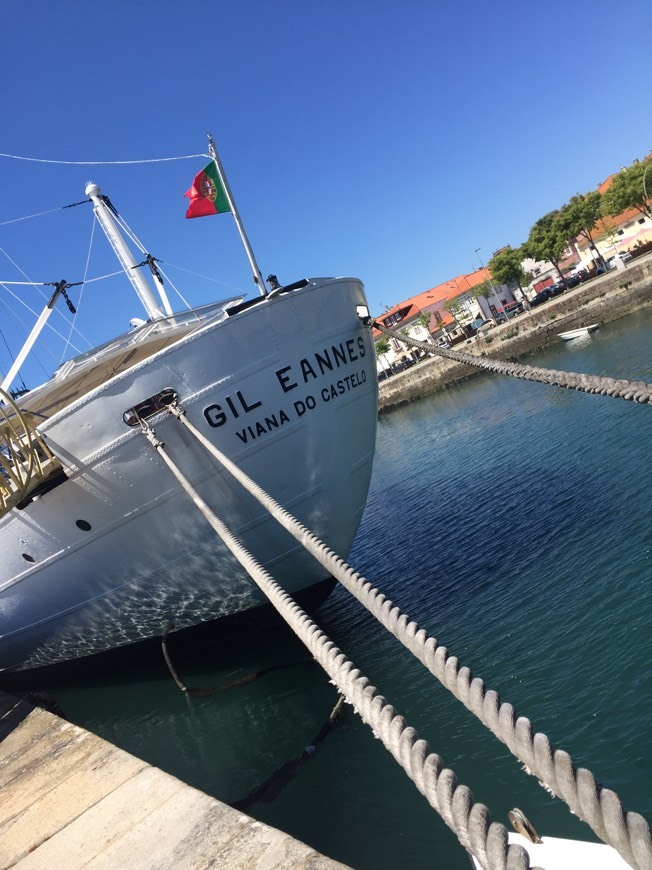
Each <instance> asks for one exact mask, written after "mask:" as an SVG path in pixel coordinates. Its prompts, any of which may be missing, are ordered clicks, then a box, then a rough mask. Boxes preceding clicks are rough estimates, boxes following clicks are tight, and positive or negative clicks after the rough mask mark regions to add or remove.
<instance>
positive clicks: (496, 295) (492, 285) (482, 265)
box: [475, 248, 507, 322]
mask: <svg viewBox="0 0 652 870" xmlns="http://www.w3.org/2000/svg"><path fill="white" fill-rule="evenodd" d="M481 250H482V248H476V249H475V255H476V257H477V258H478V262H479V263H480V267H481V268H482V269H484V263H483V262H482V259H481V258H480V253H479V252H480V251H481ZM489 284H490V286H491V289H492V291H493V294H494V298H495V300H496V303H497V305H496V314H498V309H499V308H500V307H501V305H500V299H499V298H498V293H497V292H496V288H495V287H494V282H493V281H492V280H491V278H489ZM494 319H495V320H497V318H494ZM505 322H507V315H506V314H505Z"/></svg>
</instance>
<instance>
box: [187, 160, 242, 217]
mask: <svg viewBox="0 0 652 870" xmlns="http://www.w3.org/2000/svg"><path fill="white" fill-rule="evenodd" d="M184 196H187V197H188V199H189V200H190V205H189V206H188V211H187V212H186V217H187V218H196V217H205V216H206V215H208V214H223V213H224V212H227V211H231V209H230V208H229V202H228V200H227V198H226V194H225V193H224V188H223V187H222V182H221V181H220V177H219V175H218V174H217V169H216V167H215V164H214V163H213V162H212V161H211V162H210V163H209V164H208V166H206V167H205V168H204V169H202V171H201V172H200V173H198V174H197V175H196V176H195V180H194V181H193V183H192V187H191V188H190V190H189V191H187V193H184Z"/></svg>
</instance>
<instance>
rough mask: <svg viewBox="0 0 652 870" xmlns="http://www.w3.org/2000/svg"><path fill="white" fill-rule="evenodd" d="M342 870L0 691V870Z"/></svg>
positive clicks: (276, 831) (99, 739)
mask: <svg viewBox="0 0 652 870" xmlns="http://www.w3.org/2000/svg"><path fill="white" fill-rule="evenodd" d="M89 865H92V866H93V867H94V868H106V870H111V868H115V867H134V868H138V870H149V868H151V870H154V868H156V870H179V868H183V870H199V868H206V870H208V868H210V867H220V868H224V870H252V868H263V867H264V868H265V870H347V868H346V865H344V864H340V863H338V862H337V861H333V860H331V859H330V858H327V857H325V856H324V855H320V854H319V853H318V852H316V851H315V850H314V849H311V848H310V847H309V846H306V845H305V844H304V843H301V842H299V841H298V840H295V839H294V838H292V837H291V836H289V835H288V834H284V833H282V832H281V831H278V830H276V829H275V828H271V827H269V826H268V825H265V824H262V823H261V822H257V821H255V820H254V819H251V818H249V817H248V816H246V815H245V814H244V813H241V812H239V811H238V810H234V809H232V808H231V807H229V806H227V805H226V804H223V803H221V802H220V801H218V800H215V799H214V798H212V797H209V796H208V795H206V794H203V793H202V792H200V791H198V790H197V789H195V788H193V787H191V786H189V785H185V784H184V783H182V782H181V781H180V780H178V779H176V778H175V777H173V776H170V775H169V774H167V773H164V772H163V771H161V770H158V769H157V768H155V767H152V766H151V765H149V764H147V763H146V762H144V761H141V760H140V759H138V758H135V757H134V756H132V755H129V754H128V753H127V752H124V751H123V750H122V749H118V748H117V747H115V746H112V745H111V744H110V743H108V742H107V741H105V740H103V739H101V738H100V737H97V736H96V735H95V734H92V733H90V732H89V731H85V730H84V729H83V728H80V727H78V726H77V725H73V724H72V723H70V722H67V721H65V720H64V719H61V718H60V717H59V716H56V715H54V714H52V713H49V712H47V711H46V710H44V709H41V708H39V707H34V706H32V705H31V704H30V703H28V702H27V701H25V700H19V699H17V698H15V697H13V696H11V695H7V694H5V693H3V692H0V867H2V868H8V867H12V868H17V870H53V868H58V867H61V868H63V867H65V868H66V870H77V868H81V867H87V866H89Z"/></svg>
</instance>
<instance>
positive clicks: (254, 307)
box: [0, 185, 377, 674]
mask: <svg viewBox="0 0 652 870" xmlns="http://www.w3.org/2000/svg"><path fill="white" fill-rule="evenodd" d="M87 194H88V195H89V197H90V198H91V200H92V201H93V204H94V211H95V213H96V215H97V217H98V220H100V222H101V223H102V225H103V228H104V229H105V231H106V227H105V226H104V225H105V224H108V225H109V226H111V225H113V229H115V230H116V232H117V227H116V226H115V221H114V219H113V215H112V213H111V211H110V209H108V208H107V205H106V199H105V197H103V196H102V195H101V193H100V191H99V188H97V186H95V185H89V187H88V188H87ZM110 240H111V242H112V244H113V246H114V248H116V244H118V243H117V242H116V240H115V239H112V238H111V237H110ZM120 243H121V244H123V245H124V244H125V243H124V241H123V240H122V238H121V237H120ZM116 252H117V253H119V254H120V252H119V251H118V249H117V248H116ZM122 253H123V254H124V251H123V252H122ZM120 258H121V259H122V260H123V261H124V256H120ZM123 265H124V262H123ZM131 271H132V274H131V275H130V278H131V279H132V281H133V280H134V275H133V272H135V271H136V270H133V269H132V270H131ZM139 274H140V273H139ZM254 274H255V273H254ZM141 278H142V276H141ZM141 278H139V279H138V280H139V281H140V280H141ZM142 280H143V281H144V279H142ZM145 283H146V282H145ZM155 283H156V282H155ZM274 287H275V289H274V290H273V291H272V292H268V293H265V295H262V296H260V297H258V298H256V299H253V300H249V301H246V302H243V300H242V297H239V298H234V299H229V300H226V301H223V302H217V303H215V304H212V305H207V306H204V307H201V308H195V309H189V310H186V311H183V312H181V313H175V314H170V313H166V312H168V311H169V308H168V304H169V303H168V302H167V299H166V298H165V295H164V294H163V295H161V301H160V302H158V300H156V299H155V297H154V294H153V293H152V291H151V288H149V286H148V285H147V287H143V286H141V287H140V289H139V295H140V296H141V298H143V299H144V301H145V302H146V307H147V313H148V315H149V317H148V320H147V321H146V322H145V321H138V325H136V327H135V328H134V329H133V330H132V331H130V332H129V333H127V334H124V335H121V336H119V337H118V338H115V339H114V340H112V341H109V342H108V343H106V344H104V345H102V346H101V347H97V348H95V349H94V350H92V351H90V352H88V353H85V354H83V355H81V356H78V357H77V358H75V359H72V360H70V361H68V362H66V363H64V364H63V365H62V366H61V367H60V368H59V369H58V370H57V371H56V372H55V373H54V375H53V376H52V377H51V379H50V380H48V381H47V382H46V383H44V384H42V385H41V386H39V387H37V388H36V389H33V390H31V391H30V392H28V393H27V394H26V395H23V396H21V397H20V398H19V399H16V400H15V402H14V403H12V400H11V399H10V397H9V396H8V395H7V392H5V393H4V394H3V400H4V404H3V405H2V406H0V408H1V409H2V410H3V411H4V413H5V421H4V423H3V422H2V420H1V418H0V440H1V442H2V443H0V451H1V452H0V465H1V466H2V475H0V552H1V553H2V565H1V567H0V673H6V674H7V673H11V672H15V671H28V670H30V669H33V668H39V667H41V666H50V665H53V664H58V663H63V662H66V661H70V660H73V659H79V658H81V657H87V656H91V655H93V654H96V653H99V652H102V651H105V650H111V649H114V648H116V647H120V646H124V645H127V644H132V643H134V642H137V641H140V640H143V639H146V638H154V637H157V636H158V637H160V636H161V635H163V634H164V633H165V632H166V630H167V629H168V626H169V625H170V624H173V625H174V627H175V629H176V630H179V629H184V628H186V627H190V626H193V625H195V624H198V623H200V622H206V621H209V620H213V619H218V618H221V617H225V616H230V615H232V614H236V613H242V612H243V611H247V610H249V609H250V608H255V607H257V606H258V605H260V604H261V603H263V602H262V600H261V598H262V595H261V593H260V592H259V591H258V589H257V587H256V586H255V584H254V583H253V581H251V580H250V578H249V577H248V575H247V574H246V573H245V571H244V569H242V568H241V567H240V566H239V564H238V563H237V562H236V561H235V560H234V558H233V557H232V556H231V555H230V553H229V552H228V550H227V549H226V546H225V545H224V544H222V542H221V541H220V539H219V538H218V537H217V536H216V534H215V532H214V531H212V529H211V528H210V526H209V525H208V523H207V522H206V520H205V519H204V518H203V517H202V515H201V514H200V513H199V511H197V509H196V508H195V507H194V506H193V504H192V502H191V501H190V499H189V498H188V496H187V495H186V494H185V493H184V492H183V490H182V489H181V488H180V486H179V485H178V484H177V483H176V481H175V479H174V478H173V477H172V475H171V473H170V471H169V469H168V468H167V467H166V466H165V464H164V463H163V462H162V461H161V459H160V457H159V456H158V455H157V453H156V451H155V450H154V449H153V448H152V447H151V445H150V444H149V443H148V441H147V439H146V438H145V437H144V435H143V434H142V432H141V430H140V427H139V425H138V416H140V417H142V418H146V419H147V420H148V423H149V424H150V425H151V426H152V427H154V428H155V430H156V434H157V436H158V437H159V438H160V439H162V440H163V441H164V442H165V444H166V450H167V451H168V453H169V455H170V456H171V457H172V458H173V459H174V461H175V462H176V463H177V464H178V465H179V467H180V468H181V470H182V472H183V473H184V474H185V475H186V477H187V478H188V479H189V480H190V481H191V482H192V484H193V485H194V486H195V487H196V489H197V491H198V492H199V494H200V495H201V496H202V498H203V499H204V500H205V501H206V502H207V503H208V504H209V506H210V507H211V508H212V510H213V511H214V512H215V513H216V514H217V515H218V516H220V517H221V518H222V519H223V520H224V521H225V522H226V524H227V525H228V526H229V528H230V529H231V530H232V531H233V532H235V533H236V534H237V535H238V536H239V537H240V539H241V540H242V541H243V543H244V544H245V546H246V547H247V548H248V549H249V550H250V551H251V552H252V553H253V554H254V556H255V557H256V558H257V559H258V561H259V562H260V563H261V564H262V565H263V566H264V567H266V568H267V570H268V571H269V572H270V573H271V574H272V576H274V577H275V579H276V580H277V581H278V582H279V583H280V584H281V585H282V586H283V587H284V588H285V590H286V591H288V592H289V593H290V594H295V593H301V592H304V593H306V592H308V591H309V590H314V589H317V588H319V587H320V586H323V585H324V584H326V583H328V582H330V581H329V578H327V574H326V572H325V570H324V569H323V568H322V567H321V566H320V565H318V564H317V563H316V562H315V561H314V560H313V559H312V558H311V557H309V556H308V555H307V554H306V553H305V551H304V550H303V549H302V548H301V547H300V546H299V545H298V544H297V543H296V542H295V541H294V539H293V538H291V537H290V535H289V534H288V533H287V532H285V531H284V530H283V529H281V527H280V526H279V525H278V524H277V523H276V522H275V521H274V520H273V519H271V518H270V517H269V516H268V515H267V514H266V513H265V512H264V511H263V509H262V508H261V507H260V506H259V505H258V503H257V502H256V501H254V499H253V498H252V497H251V496H249V495H247V494H246V493H245V492H244V490H243V489H242V488H241V487H240V485H239V484H237V483H236V482H235V481H234V479H233V478H231V477H230V476H229V475H228V474H227V473H226V472H225V471H224V470H223V469H220V468H219V467H218V466H217V463H216V461H215V460H213V459H212V458H211V456H210V455H209V454H208V453H207V452H206V450H205V448H203V447H201V446H200V445H199V444H198V443H197V441H196V440H194V439H193V438H191V437H190V435H189V433H188V430H187V429H184V427H182V426H180V425H179V423H178V421H176V420H175V419H174V418H173V417H172V416H171V415H169V414H168V413H167V411H166V410H165V404H166V402H169V401H170V400H171V399H172V398H174V397H176V398H177V400H178V402H179V404H180V406H181V407H182V408H183V409H184V411H185V412H186V414H187V418H188V420H189V421H190V422H192V423H193V425H194V426H195V427H197V428H198V429H200V430H201V432H202V433H203V434H204V435H205V436H206V437H207V438H208V439H209V440H210V441H211V442H212V443H213V444H215V445H216V446H217V447H218V448H219V449H220V450H221V451H223V452H224V453H225V454H226V455H227V456H228V457H229V458H230V459H231V460H232V461H234V462H235V463H237V465H238V466H240V467H241V468H242V469H243V470H244V471H245V472H246V473H247V474H248V475H249V476H250V477H251V478H253V479H254V480H255V481H256V482H257V483H258V484H260V485H261V486H262V487H263V488H264V489H265V490H267V491H268V492H269V493H270V494H271V495H272V496H273V497H274V498H275V499H276V500H277V501H278V502H280V503H281V504H282V505H283V506H284V507H286V508H287V509H288V510H290V511H291V513H292V514H294V515H295V516H297V517H298V518H299V519H300V520H301V521H302V522H303V524H304V525H305V526H307V527H308V528H310V529H311V530H312V531H313V532H314V533H315V534H316V535H317V536H318V537H319V538H321V539H322V540H324V541H325V542H327V543H328V545H329V546H330V547H331V548H332V549H333V550H335V551H336V552H337V553H339V554H341V555H342V556H343V557H346V556H347V555H348V552H349V550H350V548H351V545H352V543H353V539H354V537H355V534H356V531H357V528H358V525H359V522H360V519H361V516H362V511H363V509H364V506H365V501H366V496H367V491H368V487H369V481H370V477H371V468H372V461H373V454H374V446H375V430H376V417H377V379H376V361H375V354H374V348H373V343H372V338H371V333H370V330H369V328H368V327H367V326H366V325H365V322H364V320H365V318H364V315H365V313H366V314H367V315H368V311H367V310H366V299H365V295H364V289H363V285H362V284H361V282H360V281H359V280H357V279H354V278H313V279H306V280H301V281H298V282H296V283H294V284H292V285H289V286H286V287H279V286H278V285H276V284H274ZM137 289H138V288H137ZM55 295H56V294H55ZM152 306H153V307H152ZM7 389H8V388H7ZM134 423H136V425H133V424H134Z"/></svg>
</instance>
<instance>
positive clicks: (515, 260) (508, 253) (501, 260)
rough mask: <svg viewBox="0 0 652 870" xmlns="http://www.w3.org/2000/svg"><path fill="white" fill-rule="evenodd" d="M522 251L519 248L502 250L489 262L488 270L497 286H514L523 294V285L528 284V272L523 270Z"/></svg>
mask: <svg viewBox="0 0 652 870" xmlns="http://www.w3.org/2000/svg"><path fill="white" fill-rule="evenodd" d="M523 259H524V255H523V251H522V250H521V249H520V248H503V250H502V251H498V253H497V254H494V256H493V257H492V258H491V259H490V260H489V270H490V271H491V274H492V275H493V276H494V278H495V279H496V281H497V282H498V283H499V284H507V285H510V284H516V286H517V287H518V289H519V290H520V291H521V293H522V294H523V296H524V297H525V293H524V292H523V285H524V284H528V283H529V282H530V278H531V276H530V274H529V272H526V271H524V269H523Z"/></svg>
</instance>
